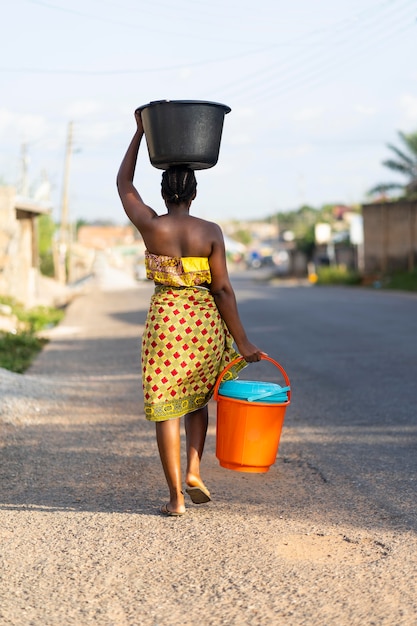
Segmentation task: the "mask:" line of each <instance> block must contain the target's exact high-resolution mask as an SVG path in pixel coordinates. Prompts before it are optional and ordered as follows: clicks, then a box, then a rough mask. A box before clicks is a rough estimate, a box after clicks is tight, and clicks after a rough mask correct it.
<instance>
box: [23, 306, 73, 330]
mask: <svg viewBox="0 0 417 626" xmlns="http://www.w3.org/2000/svg"><path fill="white" fill-rule="evenodd" d="M63 317H64V311H62V310H61V309H55V308H53V307H47V306H37V307H33V308H32V309H28V310H23V311H21V312H20V314H19V315H18V319H19V320H20V321H22V322H25V323H26V324H27V328H28V331H29V332H31V333H37V332H39V331H40V330H43V329H44V328H50V327H51V326H56V325H57V324H59V322H60V321H61V320H62V318H63Z"/></svg>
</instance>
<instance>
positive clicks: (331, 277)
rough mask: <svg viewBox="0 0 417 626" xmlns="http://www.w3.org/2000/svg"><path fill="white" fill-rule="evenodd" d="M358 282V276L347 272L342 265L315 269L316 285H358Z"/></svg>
mask: <svg viewBox="0 0 417 626" xmlns="http://www.w3.org/2000/svg"><path fill="white" fill-rule="evenodd" d="M360 282H361V278H360V276H359V274H358V273H357V272H352V271H351V270H348V269H347V268H346V267H345V266H343V265H339V266H335V265H331V266H330V267H319V268H318V269H317V283H316V284H317V285H359V284H360Z"/></svg>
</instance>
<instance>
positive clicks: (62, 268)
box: [57, 122, 73, 284]
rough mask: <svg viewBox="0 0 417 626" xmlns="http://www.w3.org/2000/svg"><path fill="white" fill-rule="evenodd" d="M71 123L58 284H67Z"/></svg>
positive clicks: (62, 214) (71, 126)
mask: <svg viewBox="0 0 417 626" xmlns="http://www.w3.org/2000/svg"><path fill="white" fill-rule="evenodd" d="M72 136H73V122H69V124H68V133H67V144H66V149H65V162H64V180H63V185H62V199H61V224H60V229H59V243H58V267H57V270H58V271H57V278H58V280H59V282H60V283H64V284H65V283H66V282H67V262H69V261H68V257H69V251H70V230H69V228H68V189H69V173H70V163H71V153H72Z"/></svg>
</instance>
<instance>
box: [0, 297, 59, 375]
mask: <svg viewBox="0 0 417 626" xmlns="http://www.w3.org/2000/svg"><path fill="white" fill-rule="evenodd" d="M0 304H6V305H8V306H9V307H10V308H11V309H12V314H13V315H15V316H16V317H17V319H18V320H19V322H21V324H22V326H23V330H19V331H18V332H17V333H15V334H14V333H6V332H2V331H0V367H2V368H3V369H7V370H10V371H12V372H16V373H18V374H22V373H23V372H24V371H25V370H27V368H28V367H29V365H30V364H31V363H32V361H33V359H34V358H35V356H36V355H37V354H38V353H39V352H40V351H41V350H42V348H43V346H44V345H45V344H46V343H47V340H46V339H43V338H41V337H38V336H37V333H38V332H39V331H41V330H43V329H44V328H50V327H52V326H56V325H57V324H59V322H60V321H61V319H62V318H63V316H64V311H63V310H61V309H55V308H54V307H46V306H38V307H33V308H32V309H25V307H24V306H23V305H22V304H20V303H19V302H16V301H15V300H14V299H13V298H10V297H8V296H0Z"/></svg>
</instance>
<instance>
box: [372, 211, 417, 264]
mask: <svg viewBox="0 0 417 626" xmlns="http://www.w3.org/2000/svg"><path fill="white" fill-rule="evenodd" d="M362 214H363V228H364V273H365V275H368V276H372V275H378V274H386V273H387V272H392V271H397V270H402V271H412V270H413V269H414V268H415V267H417V201H416V200H409V201H405V200H404V201H398V202H380V203H375V204H365V205H363V206H362Z"/></svg>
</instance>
